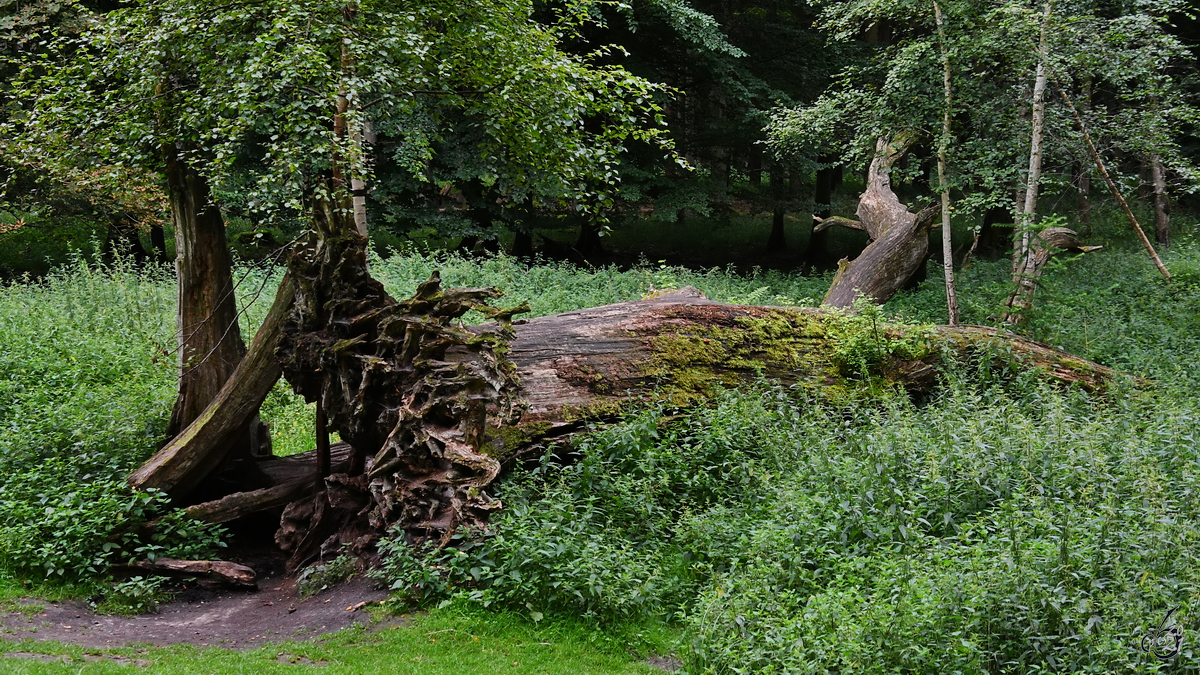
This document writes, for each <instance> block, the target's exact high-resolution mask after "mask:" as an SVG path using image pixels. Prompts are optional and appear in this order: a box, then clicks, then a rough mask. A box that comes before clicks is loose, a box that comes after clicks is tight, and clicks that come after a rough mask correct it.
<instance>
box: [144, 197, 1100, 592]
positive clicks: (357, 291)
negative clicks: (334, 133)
mask: <svg viewBox="0 0 1200 675" xmlns="http://www.w3.org/2000/svg"><path fill="white" fill-rule="evenodd" d="M861 210H863V211H868V212H869V206H868V207H867V208H865V209H861ZM350 213H352V211H351V209H349V208H334V206H333V205H332V204H331V203H324V204H323V203H321V202H318V203H317V213H316V217H315V223H314V224H315V229H314V234H313V235H312V236H311V238H310V240H309V241H308V242H306V243H305V244H303V245H301V246H299V247H297V249H296V250H295V251H294V253H293V258H292V260H291V261H290V263H289V275H288V277H287V278H286V279H285V281H284V283H283V285H282V286H281V290H280V292H279V295H277V297H276V304H275V306H274V307H273V308H272V310H271V317H270V318H269V319H268V320H267V322H266V323H265V324H264V328H263V329H262V330H260V331H259V334H258V336H256V338H255V342H254V344H252V346H251V349H250V355H249V356H248V357H247V360H246V361H245V362H244V363H243V364H242V367H240V368H239V372H241V373H242V375H241V376H238V375H236V374H235V376H234V378H233V379H232V380H231V381H230V382H229V383H228V384H227V386H226V388H225V389H224V390H223V392H222V397H219V399H218V401H217V402H215V403H214V405H213V406H211V407H210V408H209V409H208V410H206V411H205V414H204V415H202V417H201V419H198V420H197V421H196V423H195V424H194V425H193V427H195V428H194V429H192V428H189V430H187V431H185V433H184V434H181V436H185V435H187V434H188V433H189V431H190V432H191V436H190V437H188V438H177V439H176V441H174V442H173V443H172V444H171V446H169V447H170V448H173V450H172V452H170V453H167V454H165V455H164V454H163V453H160V456H156V457H155V458H154V459H152V460H151V461H150V462H148V463H147V465H146V466H144V467H142V469H140V470H139V472H138V473H136V474H135V475H134V478H133V479H132V480H133V482H134V483H135V484H136V485H141V486H147V487H149V486H153V487H159V488H160V489H167V490H169V491H170V490H174V491H175V492H174V493H173V494H186V492H187V490H188V489H190V486H193V485H195V484H196V483H197V481H198V480H199V477H202V476H203V475H205V473H206V472H207V471H208V470H210V469H211V468H212V467H214V466H217V465H219V464H220V463H221V461H222V458H223V457H224V454H223V453H225V452H226V449H225V448H223V447H222V446H221V444H220V443H219V439H220V438H221V436H222V433H227V431H222V430H223V429H227V428H228V426H222V425H223V424H224V425H236V424H237V423H239V422H240V420H243V419H245V416H246V415H248V414H250V412H251V411H252V410H253V409H254V408H257V406H258V404H259V402H261V400H262V397H263V396H265V393H266V390H267V389H268V388H269V386H270V383H271V382H273V381H274V373H276V372H279V371H280V370H281V371H282V373H283V374H284V376H285V377H286V378H287V380H288V382H289V383H290V384H291V385H292V387H293V389H294V390H295V391H296V392H297V393H299V394H301V395H303V396H304V397H305V398H306V400H308V401H310V402H311V401H318V400H319V401H320V402H321V408H322V410H323V411H324V412H325V416H326V419H327V422H328V429H329V431H336V432H337V433H338V434H339V435H340V437H341V438H342V439H343V441H345V444H341V445H338V446H335V447H334V448H332V449H331V453H330V454H331V456H330V461H329V463H328V465H327V466H326V465H325V463H324V461H323V460H322V459H321V456H322V452H321V451H313V452H311V453H306V454H305V455H304V456H301V457H296V458H283V459H271V460H269V461H264V462H260V463H259V464H258V466H260V467H261V473H262V474H263V475H265V476H266V481H267V482H268V483H269V485H267V486H265V487H263V488H262V489H259V490H250V491H246V492H239V493H236V494H233V495H229V496H226V497H224V498H222V499H218V500H216V501H211V502H206V503H204V504H199V505H196V506H194V507H191V509H190V510H191V512H192V513H193V515H195V516H196V517H199V518H201V519H203V520H208V521H210V522H224V521H228V520H231V519H234V518H237V517H240V516H241V515H245V514H247V513H250V512H253V511H257V510H263V509H266V508H272V507H276V508H277V507H278V506H280V505H282V504H283V503H284V501H285V500H289V499H290V500H291V501H290V502H288V504H287V506H286V508H285V509H284V512H283V518H282V520H281V525H280V529H279V531H278V532H277V533H276V541H277V542H278V543H279V545H280V546H281V547H282V548H283V549H284V550H285V551H287V552H288V553H289V554H290V555H291V560H290V562H289V566H290V567H291V569H293V570H294V569H296V568H297V567H299V566H302V565H304V564H307V563H308V562H311V561H312V560H315V559H317V558H320V557H330V556H333V555H337V554H340V553H342V552H347V551H348V552H350V553H352V554H355V555H359V556H363V557H367V558H369V557H370V556H371V555H372V554H373V551H374V543H375V542H376V541H377V540H378V538H379V537H380V536H383V535H385V534H393V535H400V536H404V537H405V538H406V539H407V540H408V541H410V542H412V543H414V544H415V543H420V542H431V543H433V544H434V545H446V543H447V542H448V541H449V539H450V536H451V535H452V534H453V533H454V532H455V531H456V530H459V529H462V528H471V527H482V526H485V525H486V521H487V519H488V516H489V514H490V512H491V511H492V510H494V509H496V508H498V507H499V506H500V504H499V502H497V501H496V500H494V499H493V498H492V497H491V496H490V495H489V493H488V487H489V485H490V484H491V483H492V481H493V480H494V479H495V478H496V477H497V475H498V474H499V472H500V467H501V462H502V461H504V460H505V459H508V458H512V457H514V456H515V455H516V454H517V453H519V452H521V451H522V450H524V449H527V448H529V447H530V446H531V445H533V444H536V443H539V442H542V441H544V439H546V438H548V437H553V436H555V435H561V434H562V433H570V432H572V431H574V430H577V429H579V428H581V427H582V426H584V423H585V422H586V421H588V420H592V419H597V418H607V419H613V418H616V417H619V416H620V415H621V414H622V413H623V412H624V411H625V410H627V405H628V404H630V403H646V402H655V401H658V402H665V403H667V404H671V405H687V404H692V403H695V402H698V401H701V400H703V399H704V398H705V397H707V396H710V395H711V394H712V393H714V392H715V391H717V390H718V389H719V388H721V387H723V386H729V385H736V384H738V383H740V382H744V381H747V380H750V379H756V378H758V377H762V376H766V377H769V378H773V379H776V380H779V381H782V382H784V383H789V384H795V385H797V386H802V387H814V388H821V387H825V386H827V385H831V384H837V385H841V386H849V387H853V386H855V382H857V381H859V380H860V379H861V378H863V377H866V376H867V373H865V372H863V371H862V370H861V369H858V368H855V369H850V368H848V367H847V364H845V363H841V362H839V357H838V356H837V354H839V353H841V351H844V350H840V349H839V346H844V345H845V344H847V342H846V341H847V340H855V339H861V338H862V336H861V335H857V336H855V335H854V333H853V332H854V331H855V330H858V331H861V330H862V328H861V326H860V327H858V328H856V327H855V326H857V325H858V324H855V323H854V318H853V317H850V316H848V315H846V314H844V313H841V312H837V311H829V310H825V309H811V308H810V309H800V308H778V307H756V306H741V305H726V304H721V303H716V302H712V301H709V300H707V299H706V298H704V296H703V295H702V294H701V293H699V292H698V291H696V290H695V289H682V290H679V291H675V292H671V293H667V294H664V295H662V296H659V297H655V298H650V299H646V300H641V301H636V302H625V303H618V304H614V305H606V306H603V307H594V308H590V309H584V310H579V311H574V312H566V313H563V314H557V315H553V316H546V317H539V318H535V319H531V320H528V321H517V322H513V321H512V315H513V314H515V313H519V312H521V311H527V307H526V306H521V307H514V308H509V309H504V310H499V309H495V308H492V307H490V306H489V305H488V304H487V303H488V300H490V299H493V298H496V297H498V296H499V295H500V294H499V292H498V291H496V290H495V289H443V288H442V287H441V283H440V279H439V277H438V275H437V273H434V274H433V275H432V277H431V278H430V279H429V280H428V281H426V282H425V283H423V284H421V285H420V286H419V287H418V288H417V290H416V292H415V293H414V295H413V296H412V297H410V298H408V299H406V300H396V299H394V298H392V297H390V296H389V295H388V294H387V293H386V292H385V291H384V289H383V286H382V285H381V284H380V283H379V282H377V281H376V280H374V279H372V278H371V277H370V275H369V274H368V272H367V269H366V251H367V246H366V240H365V238H363V237H362V236H360V235H359V234H358V233H357V231H356V230H355V228H354V225H353V221H352V220H351V219H350V216H349V214H350ZM909 215H910V216H911V217H912V218H913V219H914V220H915V219H916V216H915V215H914V214H909ZM469 310H476V311H479V312H482V313H483V314H484V315H485V316H489V317H491V318H492V319H493V321H492V322H490V323H488V324H484V325H481V326H475V327H470V328H468V327H466V326H464V325H462V323H461V322H460V318H461V317H462V316H463V315H464V314H465V313H466V312H467V311H469ZM913 331H918V329H910V328H903V327H883V328H881V329H879V330H878V331H877V332H873V336H874V339H877V340H885V341H887V343H886V344H888V345H891V344H896V345H899V344H901V343H903V344H907V345H921V346H920V348H912V347H911V346H910V347H906V348H904V349H900V348H895V349H892V348H890V347H889V349H886V350H884V351H885V352H887V354H886V355H885V356H884V357H883V358H881V359H879V360H878V362H877V363H873V364H872V365H871V373H870V374H869V375H870V377H871V378H872V383H871V386H876V385H878V384H879V381H882V382H891V383H894V384H895V385H896V386H899V387H904V388H906V389H908V390H910V391H926V390H929V389H931V388H933V387H935V386H936V385H937V377H936V376H937V373H938V371H939V367H940V366H942V365H943V364H944V363H945V360H946V359H948V358H949V359H960V358H961V359H966V358H973V357H974V356H976V355H978V354H979V353H981V352H982V353H988V352H995V353H996V354H997V355H999V357H1000V358H1006V359H1014V360H1018V361H1022V362H1024V363H1025V364H1027V365H1028V366H1029V367H1032V368H1040V369H1042V370H1044V371H1045V372H1046V374H1047V376H1049V377H1051V378H1054V379H1057V380H1060V381H1063V382H1070V383H1077V384H1079V385H1080V386H1083V387H1084V388H1087V389H1103V388H1104V387H1105V386H1106V385H1107V383H1108V382H1109V381H1110V380H1111V379H1112V378H1113V377H1115V376H1116V375H1117V374H1116V373H1114V372H1113V371H1112V370H1110V369H1108V368H1104V367H1102V366H1098V365H1096V364H1093V363H1089V362H1087V361H1085V360H1083V359H1078V358H1076V357H1073V356H1071V355H1069V354H1065V353H1062V352H1058V351H1056V350H1052V349H1050V348H1048V347H1046V346H1044V345H1038V344H1036V343H1033V342H1030V341H1028V340H1022V339H1019V338H1015V337H1012V336H1006V335H1005V334H1003V333H998V332H996V331H993V330H991V329H986V328H980V327H974V326H959V327H943V328H938V329H930V330H925V331H919V332H916V333H914V332H913ZM276 345H277V347H276ZM914 349H915V351H914ZM267 355H270V358H267ZM275 359H278V362H277V363H278V364H282V365H281V366H280V365H270V366H269V365H266V362H267V361H270V362H271V363H276V361H275ZM256 363H257V365H255V364H256ZM243 368H244V370H243ZM273 368H274V369H278V370H272V369H273ZM326 472H328V475H324V474H325V473H326Z"/></svg>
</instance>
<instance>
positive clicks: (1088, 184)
mask: <svg viewBox="0 0 1200 675" xmlns="http://www.w3.org/2000/svg"><path fill="white" fill-rule="evenodd" d="M1075 172H1076V173H1075V194H1076V195H1077V200H1078V201H1077V206H1078V209H1079V222H1080V223H1083V236H1085V237H1090V236H1091V234H1092V199H1091V195H1090V194H1089V193H1090V192H1091V189H1092V172H1091V168H1090V165H1089V164H1088V163H1086V162H1080V163H1079V164H1078V165H1077V166H1076V169H1075Z"/></svg>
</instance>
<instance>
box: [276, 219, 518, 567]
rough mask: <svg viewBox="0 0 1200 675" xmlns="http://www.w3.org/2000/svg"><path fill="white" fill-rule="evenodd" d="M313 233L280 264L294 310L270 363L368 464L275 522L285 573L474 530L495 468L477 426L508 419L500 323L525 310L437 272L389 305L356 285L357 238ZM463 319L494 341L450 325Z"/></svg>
mask: <svg viewBox="0 0 1200 675" xmlns="http://www.w3.org/2000/svg"><path fill="white" fill-rule="evenodd" d="M317 216H318V220H321V219H322V218H324V219H326V220H328V219H331V218H343V217H344V216H343V215H341V214H339V213H337V212H335V211H333V210H332V209H330V210H328V211H326V212H325V213H324V214H323V215H322V213H320V212H318V214H317ZM317 231H318V232H319V233H320V235H319V236H315V237H313V238H312V239H311V240H310V241H309V242H308V244H307V245H306V246H304V247H303V248H301V249H299V250H297V251H296V253H295V254H294V255H293V258H292V261H291V263H290V268H291V273H292V275H293V278H294V279H295V283H296V301H295V304H294V306H293V307H294V308H293V311H292V314H291V315H290V316H289V318H288V320H287V322H286V323H285V325H284V328H283V338H282V340H281V342H280V347H279V350H278V352H277V354H278V356H279V358H280V361H281V362H282V364H283V373H284V377H285V378H286V379H287V380H288V382H289V383H290V384H291V385H292V388H293V389H294V390H295V391H296V393H298V394H300V395H302V396H304V398H305V400H307V401H310V402H312V401H316V400H318V399H319V400H320V401H321V403H322V406H323V408H324V410H325V411H326V414H327V415H328V420H329V426H330V428H331V429H334V430H336V431H337V432H338V433H339V434H340V435H341V438H342V440H343V441H345V442H347V443H349V444H350V445H351V446H352V447H353V448H354V449H355V452H358V453H366V454H368V455H370V456H369V457H368V458H367V459H366V461H365V463H363V465H362V466H363V469H364V473H363V474H359V475H347V474H334V475H332V476H330V477H329V478H328V479H327V480H326V486H327V489H326V490H325V491H323V492H321V493H319V494H318V495H316V496H315V497H314V498H312V499H311V500H302V501H301V502H295V503H293V504H292V505H290V506H289V507H288V509H287V510H286V511H285V513H284V519H283V524H282V526H281V529H280V531H279V533H278V534H277V537H276V539H277V541H278V542H279V544H280V545H281V546H282V547H283V548H284V549H285V550H287V551H289V552H290V553H291V554H292V556H293V557H292V563H293V564H292V567H293V568H295V567H296V566H299V565H301V564H303V563H304V562H307V561H308V560H311V559H313V558H315V557H317V556H319V555H321V554H322V551H329V550H331V549H332V550H336V549H337V548H339V547H340V546H341V545H343V544H350V545H351V546H352V547H353V548H354V549H355V552H363V551H366V550H368V549H369V546H370V544H371V543H372V542H373V541H374V540H375V538H377V537H378V536H379V535H382V534H384V533H385V532H387V530H389V529H391V528H397V529H399V530H401V531H403V532H404V533H406V534H407V535H408V536H409V538H410V539H411V540H413V541H418V540H424V539H430V538H436V539H439V540H440V539H442V538H443V537H447V536H449V534H450V533H452V532H453V531H454V530H455V529H456V528H458V527H460V526H464V525H481V524H482V523H483V522H484V520H485V519H486V516H485V514H486V512H487V511H489V510H490V509H493V508H495V507H496V506H497V503H495V502H494V501H493V500H492V499H491V498H490V497H489V496H488V495H487V494H486V493H485V492H483V491H481V490H480V488H482V487H484V486H486V485H488V484H489V483H491V482H492V480H493V479H494V478H495V477H496V475H497V474H498V473H499V471H500V464H499V463H498V462H497V461H496V460H495V459H493V458H491V457H489V456H487V455H486V454H483V453H481V452H480V451H479V448H480V447H481V446H482V443H483V438H484V432H485V431H486V429H487V428H488V427H489V426H491V427H500V426H503V425H505V424H507V423H509V422H510V421H512V420H513V419H514V418H515V410H514V406H513V401H514V399H513V394H514V392H515V391H516V389H517V383H516V379H515V368H514V367H513V365H512V364H511V363H510V362H509V361H508V360H507V359H506V358H505V352H506V345H507V342H508V340H509V339H510V338H511V335H512V329H511V325H510V324H511V317H512V315H513V314H514V313H517V312H522V311H528V307H527V306H526V305H522V306H520V307H515V308H511V309H508V310H497V309H495V308H492V307H490V306H488V304H487V300H489V299H491V298H495V297H498V296H499V295H500V293H499V291H497V290H495V289H491V288H483V289H480V288H475V289H470V288H468V289H452V290H443V289H442V287H441V280H440V278H439V276H438V274H437V272H434V273H433V275H432V276H431V277H430V279H429V280H428V281H426V282H424V283H422V284H421V285H420V286H419V287H418V289H417V292H416V293H415V294H414V295H413V297H411V298H409V299H407V300H404V301H397V300H395V299H393V298H391V297H390V296H388V294H387V293H386V292H385V291H384V289H383V285H382V284H380V283H379V282H378V281H376V280H375V279H373V278H371V277H370V275H369V274H368V272H367V269H366V245H365V241H364V240H363V238H362V237H361V236H360V235H358V234H357V233H356V232H355V231H354V230H353V229H352V228H347V227H340V226H338V225H337V224H336V223H335V224H330V223H328V222H325V223H318V225H317ZM470 310H476V311H479V312H482V313H483V314H485V315H486V316H488V317H490V318H493V319H495V320H496V321H497V323H496V325H495V326H494V330H491V331H488V332H484V333H479V334H477V333H474V332H471V331H469V330H467V329H466V328H465V327H464V326H462V325H461V322H460V323H459V324H458V325H456V324H455V320H457V319H459V318H460V317H462V315H463V314H465V313H466V312H467V311H470ZM452 350H453V353H451V352H452ZM352 465H353V462H352Z"/></svg>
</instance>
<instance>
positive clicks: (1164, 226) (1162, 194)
mask: <svg viewBox="0 0 1200 675" xmlns="http://www.w3.org/2000/svg"><path fill="white" fill-rule="evenodd" d="M1150 174H1151V177H1152V180H1153V183H1154V240H1155V241H1157V242H1158V243H1160V244H1162V245H1164V246H1170V244H1171V202H1170V200H1169V199H1168V198H1167V172H1166V170H1165V169H1164V168H1163V163H1162V159H1161V158H1159V157H1158V156H1155V157H1152V158H1151V160H1150Z"/></svg>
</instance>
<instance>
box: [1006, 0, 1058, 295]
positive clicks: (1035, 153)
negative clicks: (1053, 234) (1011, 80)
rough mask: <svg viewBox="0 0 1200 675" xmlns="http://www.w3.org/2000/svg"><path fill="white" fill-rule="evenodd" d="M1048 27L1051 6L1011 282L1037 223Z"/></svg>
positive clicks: (1045, 18) (1046, 16) (1041, 45)
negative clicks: (1035, 222)
mask: <svg viewBox="0 0 1200 675" xmlns="http://www.w3.org/2000/svg"><path fill="white" fill-rule="evenodd" d="M1049 23H1050V3H1049V2H1047V3H1046V5H1045V8H1044V10H1043V12H1042V26H1041V35H1040V38H1039V41H1038V65H1037V75H1036V76H1035V78H1034V82H1033V113H1032V120H1031V126H1030V135H1029V173H1028V175H1027V179H1026V185H1025V200H1024V203H1023V204H1021V209H1020V211H1019V212H1018V214H1019V215H1018V220H1017V227H1016V229H1015V230H1014V236H1015V238H1016V241H1015V243H1016V246H1015V249H1016V251H1015V255H1014V256H1013V281H1014V282H1018V281H1019V280H1018V279H1017V274H1018V271H1019V270H1020V269H1021V268H1022V267H1024V266H1025V262H1026V258H1028V257H1029V255H1030V252H1029V244H1030V241H1031V237H1030V233H1031V231H1032V229H1033V224H1034V221H1035V220H1036V219H1037V200H1038V185H1039V183H1040V182H1041V179H1042V134H1043V132H1044V130H1045V125H1046V81H1047V73H1046V66H1047V63H1046V61H1047V57H1048V54H1047V46H1046V30H1047V28H1048V25H1049Z"/></svg>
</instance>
